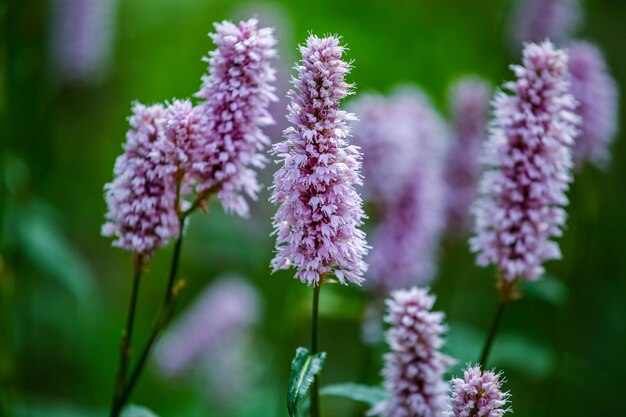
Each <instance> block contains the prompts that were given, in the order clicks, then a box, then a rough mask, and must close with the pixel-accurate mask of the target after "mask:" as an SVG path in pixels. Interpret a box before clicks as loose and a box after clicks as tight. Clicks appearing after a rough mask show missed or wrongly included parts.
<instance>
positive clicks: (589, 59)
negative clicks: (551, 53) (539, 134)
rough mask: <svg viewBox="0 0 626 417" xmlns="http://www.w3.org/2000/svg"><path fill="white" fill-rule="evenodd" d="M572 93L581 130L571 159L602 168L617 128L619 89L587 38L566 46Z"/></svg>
mask: <svg viewBox="0 0 626 417" xmlns="http://www.w3.org/2000/svg"><path fill="white" fill-rule="evenodd" d="M568 53H569V73H570V82H571V87H572V94H573V95H574V98H576V100H577V101H578V107H577V108H576V113H577V114H578V115H579V116H580V118H581V119H582V124H581V128H580V129H581V133H580V136H578V137H577V138H576V144H575V145H574V160H575V162H576V163H577V164H578V165H580V164H582V163H583V162H585V161H589V162H591V163H593V164H595V165H596V166H598V167H600V168H602V167H604V166H606V164H607V163H608V162H609V160H610V152H609V146H610V145H611V142H612V141H613V138H614V137H615V133H616V132H617V108H618V90H617V84H616V82H615V80H614V79H613V77H612V76H611V75H610V74H609V71H608V69H607V65H606V62H605V61H604V56H603V55H602V52H601V51H600V49H598V47H597V46H595V45H593V44H591V43H589V42H575V43H573V44H571V45H570V46H569V47H568Z"/></svg>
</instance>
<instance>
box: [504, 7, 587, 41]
mask: <svg viewBox="0 0 626 417" xmlns="http://www.w3.org/2000/svg"><path fill="white" fill-rule="evenodd" d="M581 15H582V7H581V4H580V0H517V10H516V12H515V14H514V17H513V22H512V25H511V29H512V37H513V40H514V42H515V44H516V46H517V47H519V46H521V45H523V44H524V43H525V42H542V41H544V40H545V39H551V40H553V41H555V42H558V43H560V42H563V41H567V40H568V39H569V38H570V37H571V36H572V35H573V34H574V32H575V31H576V29H578V26H579V24H580V21H581Z"/></svg>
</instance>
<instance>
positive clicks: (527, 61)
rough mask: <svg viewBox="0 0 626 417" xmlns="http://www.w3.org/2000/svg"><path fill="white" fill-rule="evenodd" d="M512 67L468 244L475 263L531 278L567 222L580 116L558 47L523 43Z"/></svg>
mask: <svg viewBox="0 0 626 417" xmlns="http://www.w3.org/2000/svg"><path fill="white" fill-rule="evenodd" d="M512 69H513V72H514V73H515V74H516V76H517V80H516V81H514V82H509V83H507V84H506V85H505V86H506V89H507V90H509V91H510V92H511V95H507V94H505V93H504V92H500V93H498V94H497V95H496V98H495V99H494V102H493V109H494V113H495V116H494V120H493V122H492V125H491V129H490V132H489V139H488V140H487V142H486V144H485V152H484V155H483V163H484V165H485V172H484V174H483V177H482V180H481V184H480V191H479V193H480V195H479V197H478V199H477V201H476V203H475V205H474V207H473V213H474V216H475V225H474V231H475V235H474V237H472V238H471V239H470V247H471V249H472V251H473V252H475V253H476V254H477V258H478V259H477V261H478V264H479V265H488V264H493V265H495V266H496V268H497V269H498V271H499V273H500V275H501V276H502V277H503V278H504V279H506V280H509V281H512V280H515V279H523V280H535V279H537V278H538V277H539V276H540V275H541V274H542V273H543V272H544V269H543V266H542V264H543V262H545V261H548V260H551V259H558V258H560V257H561V252H560V249H559V246H558V244H557V243H556V242H554V241H552V240H551V239H552V238H555V237H559V236H561V227H562V226H563V225H564V223H565V218H566V213H565V209H564V206H566V205H567V203H568V200H567V196H566V192H567V190H568V188H569V183H570V182H571V180H572V175H571V169H572V147H573V145H574V138H575V137H576V136H577V135H578V129H577V125H578V124H579V122H580V120H579V117H578V116H577V115H576V114H575V113H574V109H575V107H576V100H575V99H574V97H573V96H572V95H571V94H570V93H569V82H568V77H569V75H568V69H567V54H566V53H565V52H564V51H563V50H560V49H556V48H555V47H554V46H553V45H552V43H550V42H549V41H546V42H544V43H542V44H539V45H538V44H528V45H526V47H525V48H524V53H523V66H517V65H514V66H512Z"/></svg>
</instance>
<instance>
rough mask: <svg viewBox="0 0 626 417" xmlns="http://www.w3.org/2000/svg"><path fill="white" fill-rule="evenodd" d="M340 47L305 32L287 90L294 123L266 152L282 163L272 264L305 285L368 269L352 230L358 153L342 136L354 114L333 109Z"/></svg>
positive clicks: (357, 215)
mask: <svg viewBox="0 0 626 417" xmlns="http://www.w3.org/2000/svg"><path fill="white" fill-rule="evenodd" d="M344 51H345V47H343V46H341V45H340V43H339V39H338V38H337V37H333V36H331V37H327V38H318V37H317V36H315V35H311V36H309V38H308V39H307V42H306V45H303V46H301V47H300V52H301V54H302V61H301V62H300V63H299V64H297V65H296V67H295V68H296V70H297V71H298V77H297V78H294V79H293V80H292V83H293V85H294V87H295V90H292V91H290V92H289V97H290V98H291V103H290V104H289V107H288V120H289V122H290V123H292V124H293V126H291V127H289V128H287V129H285V131H284V133H283V134H284V138H285V140H284V141H283V142H280V143H278V144H276V145H275V146H274V148H273V150H272V153H273V154H274V155H276V156H277V157H278V158H279V160H278V162H281V163H282V164H283V165H282V166H281V167H280V168H279V169H278V171H276V173H275V174H274V185H273V187H272V196H271V202H273V203H276V204H279V207H278V210H277V212H276V214H275V216H274V222H273V223H274V228H275V234H276V252H277V253H276V256H275V258H274V259H273V260H272V268H273V270H274V271H277V270H279V269H287V268H289V267H291V266H294V267H295V268H296V270H297V271H296V277H297V278H299V279H300V280H301V281H302V282H304V283H307V284H309V285H310V284H313V285H318V284H319V282H320V277H321V276H325V275H327V274H334V275H335V277H336V278H337V279H338V280H339V281H340V282H341V283H343V284H347V283H348V282H351V283H353V284H360V283H361V281H362V280H363V278H362V276H363V273H364V272H365V270H366V268H367V267H366V264H365V262H364V261H363V257H364V256H365V254H366V253H367V245H366V242H365V233H364V232H363V231H362V230H361V229H360V228H359V227H360V226H361V224H362V219H363V217H364V213H363V209H362V201H361V197H360V196H359V194H358V193H357V192H356V190H355V189H354V186H355V185H360V184H361V177H360V168H361V155H360V152H359V149H358V148H357V147H355V146H353V145H350V144H349V143H348V141H347V138H348V136H349V135H350V129H349V128H348V124H347V122H348V121H351V120H355V119H356V117H355V116H354V115H353V114H351V113H346V112H345V111H342V110H340V109H339V105H340V101H341V100H342V99H343V98H344V97H346V96H347V95H349V94H352V91H351V89H352V86H351V85H350V84H348V83H346V82H345V76H346V74H347V73H349V71H350V64H348V63H347V62H345V61H343V60H342V59H341V58H342V56H343V53H344Z"/></svg>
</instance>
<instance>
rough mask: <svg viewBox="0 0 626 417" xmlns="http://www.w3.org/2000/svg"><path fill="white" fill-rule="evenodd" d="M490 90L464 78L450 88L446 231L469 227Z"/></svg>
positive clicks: (476, 80)
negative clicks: (450, 127) (451, 137)
mask: <svg viewBox="0 0 626 417" xmlns="http://www.w3.org/2000/svg"><path fill="white" fill-rule="evenodd" d="M490 95H491V87H490V86H489V84H487V83H486V82H485V81H483V80H481V79H480V78H475V77H466V78H462V79H460V80H459V81H457V82H456V83H455V84H454V85H453V86H452V88H451V89H450V96H449V107H450V112H451V114H452V123H453V128H454V133H453V138H454V140H453V141H452V143H451V145H450V150H449V152H448V156H447V158H446V168H445V170H446V172H445V176H446V183H447V185H448V191H447V193H446V196H447V198H446V199H447V206H448V229H450V230H451V231H453V232H455V233H459V234H461V233H464V232H466V231H467V230H468V229H469V228H470V226H471V216H470V210H469V207H470V206H471V205H472V202H473V201H474V199H475V198H476V195H477V193H478V181H479V179H480V173H481V167H480V149H481V146H482V144H483V142H484V139H485V136H486V134H487V114H488V113H489V100H490Z"/></svg>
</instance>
